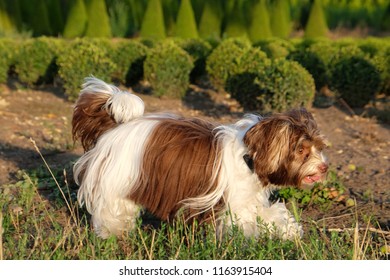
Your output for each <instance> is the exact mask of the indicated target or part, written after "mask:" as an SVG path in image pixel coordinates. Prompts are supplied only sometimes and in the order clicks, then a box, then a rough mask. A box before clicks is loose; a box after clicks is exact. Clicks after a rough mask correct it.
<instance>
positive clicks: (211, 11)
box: [199, 0, 223, 40]
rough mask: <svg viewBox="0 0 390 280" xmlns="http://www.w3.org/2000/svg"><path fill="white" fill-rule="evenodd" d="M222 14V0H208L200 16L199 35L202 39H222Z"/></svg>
mask: <svg viewBox="0 0 390 280" xmlns="http://www.w3.org/2000/svg"><path fill="white" fill-rule="evenodd" d="M222 16H223V15H222V6H221V2H220V1H218V0H212V1H210V0H207V1H206V3H205V5H204V8H203V13H202V16H201V18H200V23H199V36H200V37H201V38H202V39H213V40H218V39H220V37H221V28H222Z"/></svg>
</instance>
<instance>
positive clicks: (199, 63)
mask: <svg viewBox="0 0 390 280" xmlns="http://www.w3.org/2000/svg"><path fill="white" fill-rule="evenodd" d="M175 42H176V44H177V45H178V46H179V47H181V48H182V49H183V50H185V51H186V52H187V53H188V54H189V55H190V56H191V57H192V60H193V62H194V68H193V69H192V71H191V73H190V80H191V81H195V80H196V79H197V78H198V77H200V76H202V75H204V74H206V59H207V57H208V56H209V55H210V53H211V50H212V47H211V45H210V44H209V43H208V42H206V41H204V40H202V39H176V40H175Z"/></svg>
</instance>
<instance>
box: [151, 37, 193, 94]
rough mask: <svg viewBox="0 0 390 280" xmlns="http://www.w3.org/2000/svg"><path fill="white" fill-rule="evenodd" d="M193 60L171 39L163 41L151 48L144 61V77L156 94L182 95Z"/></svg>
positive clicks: (185, 88) (185, 89) (186, 87)
mask: <svg viewBox="0 0 390 280" xmlns="http://www.w3.org/2000/svg"><path fill="white" fill-rule="evenodd" d="M192 68H193V62H192V59H191V57H190V55H189V54H188V53H186V52H185V51H184V50H182V49H181V48H180V47H178V46H177V45H176V44H175V43H174V42H173V41H170V40H169V41H165V42H163V43H161V44H159V45H157V46H156V47H155V48H154V49H152V50H151V51H150V52H149V54H148V55H147V57H146V60H145V63H144V73H145V79H146V80H147V81H149V82H150V85H151V86H152V88H153V94H154V95H156V96H168V97H175V98H181V97H184V95H185V93H186V91H187V89H188V86H189V83H190V82H189V79H190V72H191V70H192Z"/></svg>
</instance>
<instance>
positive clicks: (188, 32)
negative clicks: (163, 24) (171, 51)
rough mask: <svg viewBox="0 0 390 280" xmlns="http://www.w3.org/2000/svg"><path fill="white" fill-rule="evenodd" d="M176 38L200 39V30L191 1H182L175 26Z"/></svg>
mask: <svg viewBox="0 0 390 280" xmlns="http://www.w3.org/2000/svg"><path fill="white" fill-rule="evenodd" d="M175 36H177V37H180V38H198V37H199V35H198V29H197V27H196V21H195V16H194V12H193V10H192V6H191V0H182V1H181V5H180V9H179V13H178V15H177V21H176V26H175Z"/></svg>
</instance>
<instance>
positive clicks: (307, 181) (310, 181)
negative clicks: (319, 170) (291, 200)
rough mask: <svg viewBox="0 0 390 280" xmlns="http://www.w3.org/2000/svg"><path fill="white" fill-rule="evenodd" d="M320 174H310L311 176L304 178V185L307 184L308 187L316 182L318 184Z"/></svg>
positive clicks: (320, 178) (320, 177)
mask: <svg viewBox="0 0 390 280" xmlns="http://www.w3.org/2000/svg"><path fill="white" fill-rule="evenodd" d="M322 177H323V176H322V174H321V175H320V174H312V175H308V176H306V177H305V178H303V180H302V181H303V183H304V184H308V185H311V184H314V183H316V182H319V181H321V180H322Z"/></svg>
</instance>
